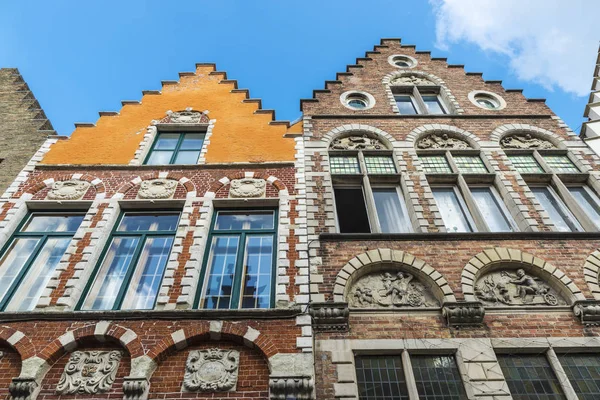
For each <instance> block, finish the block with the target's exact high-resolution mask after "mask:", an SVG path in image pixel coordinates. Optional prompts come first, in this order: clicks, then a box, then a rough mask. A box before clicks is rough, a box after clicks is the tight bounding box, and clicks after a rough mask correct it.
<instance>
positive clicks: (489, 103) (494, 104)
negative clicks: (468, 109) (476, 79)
mask: <svg viewBox="0 0 600 400" xmlns="http://www.w3.org/2000/svg"><path fill="white" fill-rule="evenodd" d="M469 100H471V102H472V103H473V104H475V105H476V106H477V107H479V108H483V109H484V110H495V111H497V110H502V109H503V108H505V107H506V101H504V99H503V98H502V97H500V96H498V95H497V94H496V93H492V92H486V91H483V90H474V91H472V92H471V93H469Z"/></svg>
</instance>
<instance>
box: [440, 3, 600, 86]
mask: <svg viewBox="0 0 600 400" xmlns="http://www.w3.org/2000/svg"><path fill="white" fill-rule="evenodd" d="M430 2H431V4H432V5H433V7H434V11H435V15H436V37H437V46H438V47H439V48H440V49H444V50H449V48H450V45H452V44H453V43H459V42H467V43H471V44H475V45H477V46H478V47H480V48H481V49H482V50H484V51H489V52H494V53H498V54H502V55H505V56H507V57H509V59H510V68H511V69H512V70H513V71H514V73H515V74H516V76H517V77H518V78H519V79H522V80H525V81H530V82H535V83H538V84H540V85H542V86H544V87H545V88H547V89H550V90H552V89H554V88H556V87H558V88H560V89H562V90H564V91H565V92H569V93H573V94H575V95H577V96H586V95H588V94H589V92H590V87H591V84H592V72H593V68H594V65H595V60H596V56H597V51H598V40H599V39H600V30H598V26H599V25H598V15H600V3H599V2H597V0H570V1H564V0H430Z"/></svg>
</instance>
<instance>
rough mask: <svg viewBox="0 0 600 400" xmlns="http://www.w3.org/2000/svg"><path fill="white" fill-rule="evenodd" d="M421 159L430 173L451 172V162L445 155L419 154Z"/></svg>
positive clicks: (426, 170)
mask: <svg viewBox="0 0 600 400" xmlns="http://www.w3.org/2000/svg"><path fill="white" fill-rule="evenodd" d="M419 160H420V161H421V164H422V165H423V168H424V169H425V172H427V173H428V174H451V173H452V169H450V164H448V160H446V157H445V156H419Z"/></svg>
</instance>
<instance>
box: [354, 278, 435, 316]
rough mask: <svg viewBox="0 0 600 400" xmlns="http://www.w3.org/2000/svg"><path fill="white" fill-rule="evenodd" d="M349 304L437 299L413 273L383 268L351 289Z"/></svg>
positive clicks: (430, 303)
mask: <svg viewBox="0 0 600 400" xmlns="http://www.w3.org/2000/svg"><path fill="white" fill-rule="evenodd" d="M348 297H349V298H348V303H349V304H350V307H356V308H399V307H435V306H437V305H438V301H437V300H436V299H435V298H434V297H433V295H432V294H431V293H430V291H429V290H428V289H427V288H426V287H425V285H423V284H422V283H421V282H419V281H417V280H416V279H415V278H414V276H413V275H411V274H409V273H406V272H403V271H384V272H375V273H372V274H367V275H365V276H362V277H361V278H359V279H358V280H357V281H356V283H355V284H354V285H352V288H351V289H350V291H349V293H348Z"/></svg>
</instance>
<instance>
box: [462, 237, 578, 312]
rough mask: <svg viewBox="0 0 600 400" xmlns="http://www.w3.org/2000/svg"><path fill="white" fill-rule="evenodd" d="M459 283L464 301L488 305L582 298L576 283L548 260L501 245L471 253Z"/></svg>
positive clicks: (545, 303) (538, 303)
mask: <svg viewBox="0 0 600 400" xmlns="http://www.w3.org/2000/svg"><path fill="white" fill-rule="evenodd" d="M520 271H522V272H520ZM461 285H462V290H463V294H464V296H465V300H466V301H482V302H483V303H484V304H485V305H486V306H492V307H493V306H508V307H510V306H557V305H567V304H573V303H574V302H576V301H578V300H585V297H584V296H583V294H582V293H581V290H579V288H578V287H577V285H575V283H574V282H573V281H572V280H571V279H570V278H569V277H568V276H567V275H565V274H564V273H563V272H562V271H560V270H559V269H558V268H556V267H555V266H553V265H552V264H550V263H548V262H546V261H544V260H542V259H541V258H538V257H535V256H533V255H532V254H529V253H525V252H522V251H521V250H516V249H507V248H502V247H495V248H493V249H487V250H484V251H482V252H481V253H479V254H477V255H476V256H475V257H473V258H472V259H471V260H470V261H469V262H468V263H467V265H466V266H465V268H464V269H463V271H462V273H461Z"/></svg>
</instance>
